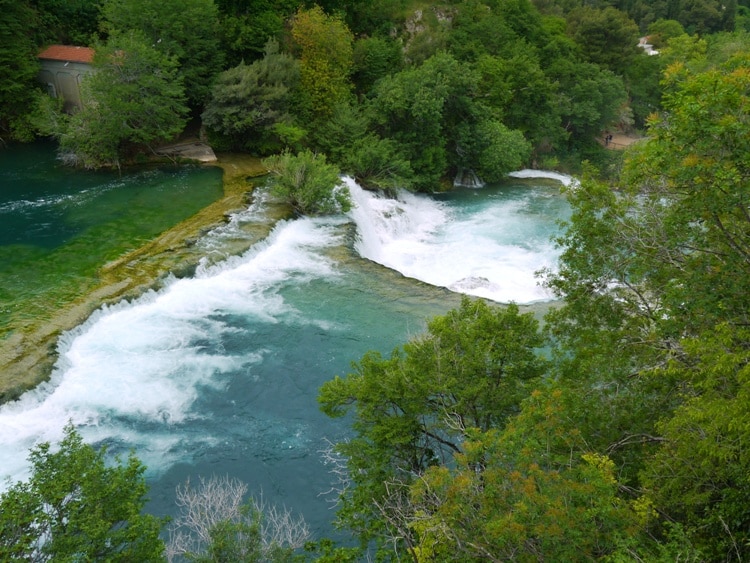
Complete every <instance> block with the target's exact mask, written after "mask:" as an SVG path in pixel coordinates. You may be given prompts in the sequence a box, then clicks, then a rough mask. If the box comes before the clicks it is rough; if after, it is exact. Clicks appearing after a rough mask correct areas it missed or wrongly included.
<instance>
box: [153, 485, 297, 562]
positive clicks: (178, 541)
mask: <svg viewBox="0 0 750 563" xmlns="http://www.w3.org/2000/svg"><path fill="white" fill-rule="evenodd" d="M246 493H247V485H245V484H244V483H242V482H241V481H239V480H237V479H230V478H229V477H211V478H210V479H203V478H201V480H200V485H199V486H198V487H197V488H194V487H191V485H190V482H187V483H185V484H184V485H181V486H178V487H177V491H176V497H177V505H178V507H179V508H180V513H179V515H178V516H177V517H176V518H175V520H174V521H173V522H172V524H171V525H170V535H169V542H168V544H167V555H168V559H169V561H173V560H179V559H181V558H184V559H188V560H190V561H197V562H207V563H208V562H214V561H226V562H230V561H231V562H240V561H241V562H246V563H251V562H261V561H263V562H266V561H267V562H273V563H282V562H288V563H291V562H292V561H299V560H301V558H300V557H296V556H295V555H294V553H295V550H296V549H299V548H302V547H303V546H304V545H305V542H306V541H307V539H308V538H309V536H310V531H309V529H308V527H307V525H306V524H305V522H304V520H302V519H297V518H295V517H294V516H293V515H292V513H291V512H290V511H288V510H286V509H278V508H276V507H275V506H270V507H269V506H268V505H266V503H265V502H264V501H263V500H262V499H260V500H258V499H256V498H251V499H250V500H248V501H247V502H245V501H244V498H245V495H246Z"/></svg>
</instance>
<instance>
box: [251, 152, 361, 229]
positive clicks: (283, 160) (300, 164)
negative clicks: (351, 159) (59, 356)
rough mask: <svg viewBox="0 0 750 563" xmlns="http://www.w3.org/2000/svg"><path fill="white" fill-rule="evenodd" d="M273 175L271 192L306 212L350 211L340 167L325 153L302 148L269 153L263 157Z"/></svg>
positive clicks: (311, 213) (318, 213) (330, 212)
mask: <svg viewBox="0 0 750 563" xmlns="http://www.w3.org/2000/svg"><path fill="white" fill-rule="evenodd" d="M263 165H264V166H265V167H266V168H268V170H269V172H270V173H271V176H270V178H269V184H270V187H271V194H272V195H274V196H276V197H279V198H281V199H283V200H285V201H286V202H287V203H289V204H290V205H291V206H292V207H293V208H294V209H295V210H296V211H298V212H299V213H302V214H306V215H328V214H332V213H341V212H342V211H348V210H349V208H350V206H351V202H350V200H349V192H348V191H345V190H344V189H343V188H342V187H341V186H340V180H339V170H338V168H336V167H335V166H334V165H332V164H328V163H327V162H326V157H325V156H324V155H322V154H314V153H312V152H311V151H309V150H307V151H302V152H299V153H297V154H296V155H293V154H291V153H289V152H285V153H282V154H280V155H275V156H271V157H268V158H267V159H265V160H264V161H263Z"/></svg>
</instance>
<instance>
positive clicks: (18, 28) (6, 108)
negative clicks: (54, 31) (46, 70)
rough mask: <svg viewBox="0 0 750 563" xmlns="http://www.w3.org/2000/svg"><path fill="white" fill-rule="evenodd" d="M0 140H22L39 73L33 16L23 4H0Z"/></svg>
mask: <svg viewBox="0 0 750 563" xmlns="http://www.w3.org/2000/svg"><path fill="white" fill-rule="evenodd" d="M0 13H2V14H3V17H2V18H0V67H2V69H3V72H2V73H0V138H2V137H6V136H8V137H9V136H19V135H20V136H25V135H24V130H25V125H24V122H23V117H22V116H23V115H24V114H25V113H26V112H27V111H28V110H29V106H30V105H31V100H32V99H33V95H32V94H33V90H34V82H35V80H36V75H37V73H38V72H39V64H38V62H37V60H36V49H35V45H34V42H33V40H32V36H31V33H32V32H31V30H33V29H34V27H35V26H34V17H35V15H34V12H33V11H32V10H31V9H30V8H29V7H28V6H27V5H26V3H25V2H16V1H14V0H0Z"/></svg>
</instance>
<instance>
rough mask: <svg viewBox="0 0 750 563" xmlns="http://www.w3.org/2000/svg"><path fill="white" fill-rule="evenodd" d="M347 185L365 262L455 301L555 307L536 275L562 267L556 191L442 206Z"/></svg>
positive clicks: (497, 194) (472, 197) (495, 195)
mask: <svg viewBox="0 0 750 563" xmlns="http://www.w3.org/2000/svg"><path fill="white" fill-rule="evenodd" d="M346 183H347V185H348V186H349V190H350V193H351V194H352V199H353V201H354V204H355V206H354V209H353V210H352V211H351V218H352V220H353V221H354V222H355V223H356V225H357V235H358V237H357V242H356V243H355V249H356V250H357V252H359V253H360V255H361V256H362V257H364V258H367V259H369V260H372V261H373V262H377V263H379V264H382V265H383V266H386V267H388V268H391V269H394V270H396V271H398V272H400V273H401V274H403V275H404V276H406V277H411V278H415V279H418V280H421V281H423V282H426V283H429V284H432V285H436V286H439V287H446V288H448V289H450V290H451V291H455V292H458V293H465V294H468V295H474V296H477V297H484V298H487V299H492V300H495V301H499V302H508V301H514V302H517V303H532V302H536V301H546V300H549V299H551V296H550V295H549V294H548V293H547V291H546V290H545V289H543V288H541V287H540V286H539V285H538V283H537V279H536V275H535V272H537V271H539V270H541V269H543V268H554V265H555V262H556V260H557V251H556V249H555V248H554V246H553V245H552V243H551V242H550V236H551V235H552V234H553V231H554V229H555V225H554V222H555V220H556V219H557V218H558V216H559V215H558V213H559V212H560V209H562V207H563V206H564V205H566V204H565V203H564V200H563V199H562V198H561V197H560V196H559V194H558V195H555V193H554V189H552V190H550V189H544V188H536V189H534V188H529V189H524V188H519V189H515V190H513V191H510V192H503V191H502V189H500V188H498V189H497V190H499V191H497V190H496V191H494V192H493V191H490V192H488V193H485V191H486V190H482V192H481V193H482V196H481V197H479V198H478V199H477V197H478V196H479V192H474V191H471V192H464V193H463V195H459V196H456V197H463V198H464V199H460V200H455V199H454V200H451V199H450V195H448V196H445V197H444V198H443V200H440V199H438V198H437V196H436V197H431V196H427V195H421V194H412V193H408V192H405V191H402V192H400V193H398V195H397V197H396V198H390V197H386V196H383V195H381V194H378V193H374V192H370V191H365V190H363V189H362V188H361V187H360V186H358V185H357V184H356V182H354V181H353V180H351V179H346ZM467 194H468V195H467ZM466 198H469V199H466ZM545 205H551V206H552V207H550V208H549V209H547V208H546V207H545ZM537 208H539V211H536V209H537ZM548 213H551V214H552V215H551V216H550V215H548Z"/></svg>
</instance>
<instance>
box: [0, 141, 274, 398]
mask: <svg viewBox="0 0 750 563" xmlns="http://www.w3.org/2000/svg"><path fill="white" fill-rule="evenodd" d="M211 165H213V166H218V167H220V168H222V170H223V191H224V195H223V197H222V198H220V199H219V200H217V201H215V202H214V203H212V204H211V205H209V206H207V207H205V208H203V209H202V210H201V211H200V212H198V213H196V214H195V215H193V216H191V217H190V218H188V219H186V220H184V221H182V222H180V223H178V224H177V225H175V226H174V227H172V228H171V229H169V230H167V231H165V232H163V233H162V234H161V235H159V236H158V237H156V238H155V239H153V240H151V241H150V242H148V243H146V244H144V245H142V246H141V247H139V248H137V249H135V250H133V251H131V252H128V253H126V254H124V255H122V256H120V257H119V258H117V259H116V260H114V261H110V262H109V263H107V264H104V265H102V267H101V268H100V269H99V271H98V275H97V278H98V279H96V280H93V289H92V290H91V291H87V292H86V294H85V295H81V296H79V297H77V298H75V299H74V300H71V301H70V302H66V303H62V304H60V305H59V306H50V308H49V309H48V313H49V314H48V315H46V316H45V317H44V318H41V319H35V320H34V321H33V322H30V323H27V324H26V325H24V326H23V327H18V328H17V329H16V330H15V331H14V332H13V333H12V334H11V335H10V336H9V337H8V338H6V339H4V340H1V341H0V403H4V402H8V401H12V400H14V399H16V398H18V397H19V396H20V395H21V394H22V393H23V392H24V391H27V390H28V389H31V388H33V387H35V386H36V385H38V384H39V383H41V382H43V381H45V380H47V379H48V378H49V376H50V373H51V371H52V367H53V366H54V363H55V361H56V359H57V340H58V337H59V336H60V334H62V333H63V332H64V331H66V330H71V329H72V328H74V327H76V326H77V325H79V324H80V323H82V322H83V321H84V320H85V319H86V318H87V317H88V316H89V315H91V313H93V312H94V311H95V310H96V309H97V308H99V307H101V306H102V305H103V304H109V303H115V302H117V301H120V300H122V299H130V298H134V297H137V296H138V295H140V294H142V293H143V292H144V291H147V290H148V289H151V288H153V287H156V286H158V284H159V280H161V279H163V278H164V277H165V276H166V275H167V274H168V273H170V272H173V273H177V274H178V275H179V273H180V272H185V271H188V270H189V269H190V268H192V267H194V266H195V265H196V264H197V262H198V260H200V258H201V254H200V252H199V251H198V250H197V249H195V248H194V241H195V240H196V239H198V238H199V237H200V235H201V234H202V233H204V232H206V230H208V229H211V228H212V227H215V226H218V225H220V224H221V223H223V222H224V221H226V219H227V217H228V216H229V215H230V214H231V213H233V212H236V211H238V210H240V209H243V208H244V207H246V206H247V204H248V201H249V196H250V193H251V192H252V190H253V187H254V184H253V179H254V178H259V177H260V176H263V175H264V174H265V173H266V171H265V169H264V168H263V167H262V166H261V164H260V160H259V159H257V158H252V157H249V156H247V155H220V156H219V158H218V160H217V161H216V162H214V163H211Z"/></svg>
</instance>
